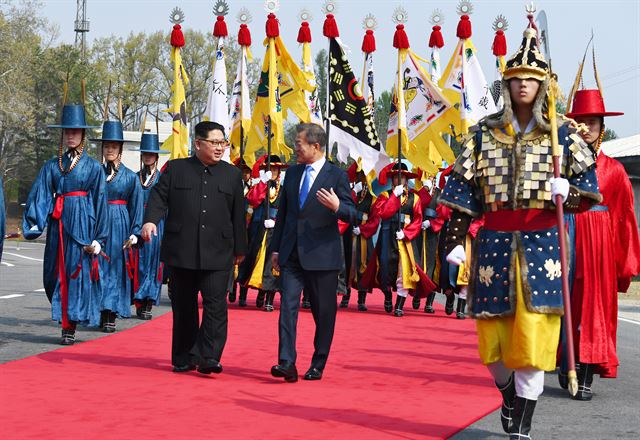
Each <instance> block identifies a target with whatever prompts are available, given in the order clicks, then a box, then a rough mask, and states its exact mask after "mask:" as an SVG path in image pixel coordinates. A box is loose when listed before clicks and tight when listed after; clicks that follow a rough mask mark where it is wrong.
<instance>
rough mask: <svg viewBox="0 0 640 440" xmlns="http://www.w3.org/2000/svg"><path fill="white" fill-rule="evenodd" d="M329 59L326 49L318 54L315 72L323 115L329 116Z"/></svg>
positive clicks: (315, 61)
mask: <svg viewBox="0 0 640 440" xmlns="http://www.w3.org/2000/svg"><path fill="white" fill-rule="evenodd" d="M328 62H329V59H328V58H327V51H326V49H322V50H321V51H319V52H318V53H317V54H316V58H315V60H314V71H315V74H316V84H318V100H319V101H320V108H321V109H322V114H323V115H326V114H327V67H328V64H327V63H328Z"/></svg>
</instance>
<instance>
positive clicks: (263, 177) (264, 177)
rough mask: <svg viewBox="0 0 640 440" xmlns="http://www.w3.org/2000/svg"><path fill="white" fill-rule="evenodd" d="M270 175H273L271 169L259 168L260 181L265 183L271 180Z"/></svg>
mask: <svg viewBox="0 0 640 440" xmlns="http://www.w3.org/2000/svg"><path fill="white" fill-rule="evenodd" d="M271 176H273V173H272V172H271V171H264V170H260V182H262V183H267V182H268V181H269V180H271Z"/></svg>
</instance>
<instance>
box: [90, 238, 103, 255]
mask: <svg viewBox="0 0 640 440" xmlns="http://www.w3.org/2000/svg"><path fill="white" fill-rule="evenodd" d="M91 247H92V248H93V255H98V254H100V251H101V250H102V246H100V243H98V242H97V241H95V240H93V241H92V242H91Z"/></svg>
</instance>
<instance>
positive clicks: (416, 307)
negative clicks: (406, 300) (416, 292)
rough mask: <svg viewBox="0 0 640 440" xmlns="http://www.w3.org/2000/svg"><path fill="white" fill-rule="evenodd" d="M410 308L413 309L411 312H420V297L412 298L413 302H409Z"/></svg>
mask: <svg viewBox="0 0 640 440" xmlns="http://www.w3.org/2000/svg"><path fill="white" fill-rule="evenodd" d="M411 307H413V310H420V297H418V296H414V297H413V301H411Z"/></svg>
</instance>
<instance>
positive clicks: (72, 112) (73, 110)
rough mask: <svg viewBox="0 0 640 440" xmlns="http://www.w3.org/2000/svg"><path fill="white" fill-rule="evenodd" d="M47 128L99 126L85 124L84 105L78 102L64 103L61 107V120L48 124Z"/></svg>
mask: <svg viewBox="0 0 640 440" xmlns="http://www.w3.org/2000/svg"><path fill="white" fill-rule="evenodd" d="M49 128H100V127H98V126H95V125H87V119H86V117H85V114H84V106H83V105H80V104H65V105H64V106H63V107H62V121H61V122H60V124H55V125H49Z"/></svg>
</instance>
